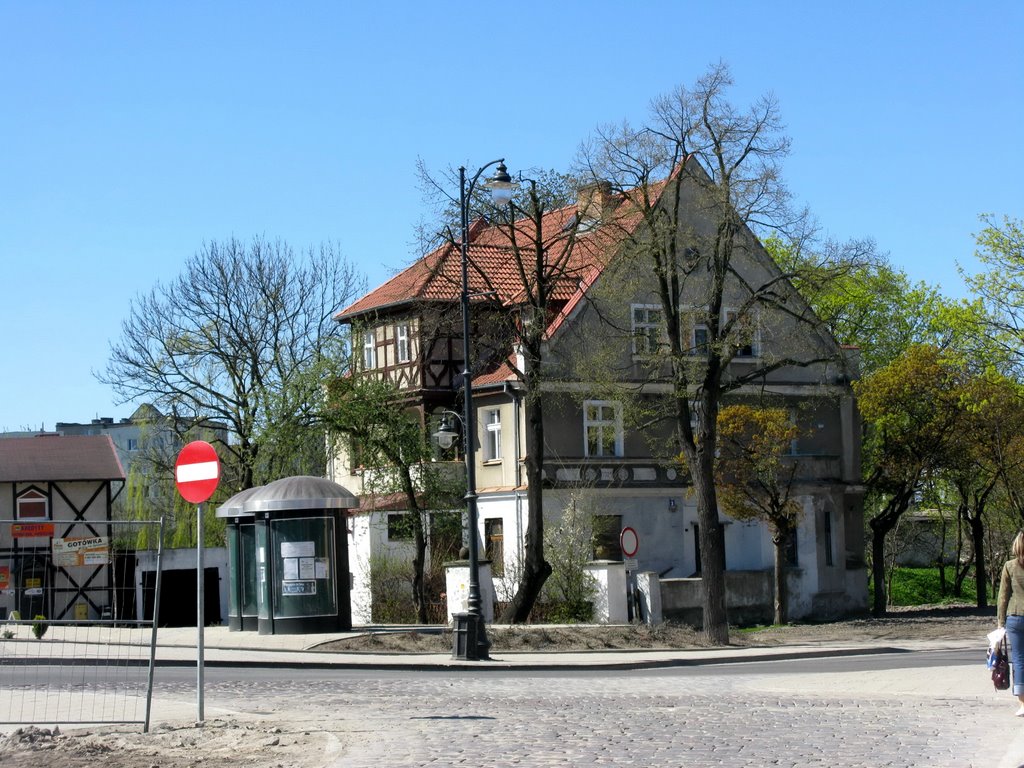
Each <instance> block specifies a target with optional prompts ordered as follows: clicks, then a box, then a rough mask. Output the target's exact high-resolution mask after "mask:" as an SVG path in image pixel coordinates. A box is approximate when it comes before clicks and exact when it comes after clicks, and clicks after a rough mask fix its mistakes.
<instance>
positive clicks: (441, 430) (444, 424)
mask: <svg viewBox="0 0 1024 768" xmlns="http://www.w3.org/2000/svg"><path fill="white" fill-rule="evenodd" d="M434 439H435V440H437V444H438V445H439V446H441V448H443V449H445V450H448V449H449V448H451V447H452V445H454V444H455V441H456V440H458V439H459V433H458V431H457V430H456V429H455V424H454V423H453V419H452V414H451V413H450V412H448V411H446V412H444V413H442V414H441V424H440V426H438V428H437V432H435V433H434Z"/></svg>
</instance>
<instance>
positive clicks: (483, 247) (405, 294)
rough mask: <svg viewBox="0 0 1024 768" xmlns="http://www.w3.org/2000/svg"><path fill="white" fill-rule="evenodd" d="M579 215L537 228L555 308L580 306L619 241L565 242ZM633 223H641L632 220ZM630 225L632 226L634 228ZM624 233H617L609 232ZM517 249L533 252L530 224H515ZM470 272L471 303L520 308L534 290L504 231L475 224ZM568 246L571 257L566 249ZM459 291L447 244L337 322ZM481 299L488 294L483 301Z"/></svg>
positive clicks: (603, 237)
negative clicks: (551, 277)
mask: <svg viewBox="0 0 1024 768" xmlns="http://www.w3.org/2000/svg"><path fill="white" fill-rule="evenodd" d="M576 215H577V206H576V205H570V206H566V207H564V208H559V209H557V210H554V211H550V212H548V213H547V214H545V215H544V218H543V220H542V223H541V238H542V242H543V243H544V244H545V246H546V255H547V259H548V268H549V269H550V270H552V272H553V273H554V272H557V277H556V278H555V279H554V280H553V285H552V290H551V294H550V297H551V298H552V299H553V300H554V301H556V302H574V301H579V299H580V297H581V296H582V294H581V289H582V288H585V287H589V285H590V284H591V283H592V282H593V281H594V279H596V277H597V275H598V274H600V272H601V271H602V270H603V269H604V266H605V264H606V263H607V261H606V259H607V258H608V257H609V256H610V255H611V252H612V251H613V250H614V245H615V244H617V243H618V242H619V240H620V238H617V237H615V236H614V235H612V234H611V233H610V232H609V231H608V230H605V229H604V228H601V227H598V228H595V229H594V230H591V231H588V232H579V233H577V234H576V240H575V241H574V242H572V243H570V241H569V231H570V230H571V229H572V227H571V226H570V225H571V223H572V221H573V219H574V217H575V216H576ZM633 218H635V219H636V220H637V221H638V220H639V217H633ZM635 223H636V222H633V223H632V224H631V226H635ZM613 229H616V231H618V232H620V233H621V232H622V231H623V230H622V229H621V227H619V228H613ZM515 240H516V244H518V246H519V248H520V249H521V250H523V251H525V250H526V249H529V248H532V245H533V242H534V240H535V237H534V227H533V222H532V221H529V220H525V219H522V220H519V221H518V222H516V237H515ZM469 241H470V242H469V249H468V256H469V266H468V269H467V276H468V281H467V282H468V285H469V292H470V294H471V300H472V301H477V302H483V301H486V300H489V299H490V298H492V297H496V298H497V299H498V301H500V302H501V303H502V304H504V305H505V306H515V305H518V304H521V303H523V301H524V299H525V298H526V294H527V291H528V289H529V288H530V287H532V280H533V275H532V274H530V273H527V274H522V273H521V272H520V264H524V265H529V264H531V263H532V256H531V254H529V253H524V254H523V257H522V258H521V259H517V258H515V256H514V246H513V243H512V239H511V233H510V231H509V229H508V228H505V227H499V226H491V225H489V224H487V223H486V222H484V221H482V220H477V221H475V222H474V223H473V225H472V226H471V227H470V233H469ZM570 245H571V251H567V250H566V249H567V248H568V247H569V246H570ZM461 289H462V260H461V252H460V249H459V246H458V244H456V243H447V244H445V245H442V246H441V247H439V248H437V249H436V250H434V251H432V252H431V253H429V254H427V255H426V256H424V257H423V258H421V259H419V260H418V261H416V262H415V263H414V264H413V265H412V266H410V267H408V268H407V269H405V270H403V271H402V272H400V273H399V274H397V275H395V276H394V277H393V278H391V279H390V280H388V281H387V282H386V283H384V284H383V285H381V286H380V287H378V288H376V289H375V290H373V291H371V292H370V293H368V294H366V295H365V296H363V297H362V298H360V299H359V300H358V301H356V302H355V303H353V304H351V305H350V306H348V307H346V308H345V309H343V310H342V311H341V312H339V313H338V314H337V315H335V319H336V320H338V321H341V322H346V321H351V320H352V319H354V318H356V317H358V316H359V315H363V314H368V313H370V312H375V311H380V310H385V309H389V308H391V307H397V306H401V305H403V304H409V303H412V302H414V301H415V302H424V301H444V302H454V301H457V300H458V299H459V297H460V294H461ZM481 294H490V296H484V295H481Z"/></svg>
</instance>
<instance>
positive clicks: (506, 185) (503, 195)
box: [483, 160, 516, 205]
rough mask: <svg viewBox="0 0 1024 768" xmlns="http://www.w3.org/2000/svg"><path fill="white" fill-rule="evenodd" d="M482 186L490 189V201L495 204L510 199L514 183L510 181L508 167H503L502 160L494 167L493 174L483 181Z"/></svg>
mask: <svg viewBox="0 0 1024 768" xmlns="http://www.w3.org/2000/svg"><path fill="white" fill-rule="evenodd" d="M483 186H484V187H485V188H486V189H489V190H490V192H491V201H492V202H493V203H494V204H495V205H504V204H505V203H507V202H509V201H510V200H511V199H512V195H513V193H514V192H515V189H516V183H515V182H514V181H512V177H511V176H509V175H508V168H506V167H505V161H504V160H502V161H500V162H499V163H498V167H497V169H495V171H494V175H493V176H492V177H491V178H489V179H488V180H487V181H485V182H484V184H483Z"/></svg>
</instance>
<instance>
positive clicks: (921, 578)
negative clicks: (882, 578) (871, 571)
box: [868, 566, 995, 605]
mask: <svg viewBox="0 0 1024 768" xmlns="http://www.w3.org/2000/svg"><path fill="white" fill-rule="evenodd" d="M945 577H946V589H945V591H943V589H942V581H941V579H940V578H939V569H938V568H937V567H935V568H896V569H895V570H894V571H893V572H892V577H891V579H890V585H891V586H890V588H889V603H890V605H942V604H945V603H961V602H964V601H965V600H966V601H969V602H973V601H974V599H975V584H974V579H973V578H971V577H969V576H968V577H967V578H966V579H964V583H963V587H962V588H961V590H960V594H959V595H954V594H953V583H954V581H955V579H956V572H955V569H954V568H953V566H946V567H945ZM868 588H869V590H870V589H872V585H870V584H869V585H868ZM988 597H989V599H993V598H994V597H995V596H994V595H993V594H992V591H991V589H989V590H988Z"/></svg>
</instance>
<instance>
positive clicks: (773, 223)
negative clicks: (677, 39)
mask: <svg viewBox="0 0 1024 768" xmlns="http://www.w3.org/2000/svg"><path fill="white" fill-rule="evenodd" d="M731 85H732V78H731V76H730V73H729V70H728V68H727V67H726V66H725V65H724V64H719V65H717V66H713V67H711V68H710V69H709V71H708V72H707V73H706V74H705V75H704V76H703V77H702V78H700V79H699V80H698V81H697V83H696V84H695V85H694V87H693V88H684V87H680V88H678V89H677V90H675V91H673V92H672V93H670V94H668V95H666V96H664V97H662V98H659V99H657V100H655V101H654V102H653V103H652V106H651V114H650V119H649V121H648V123H647V125H645V126H643V127H640V128H634V127H632V126H630V125H629V124H621V125H617V126H611V127H605V128H602V129H599V130H598V131H597V132H596V133H595V135H594V137H593V139H592V140H591V141H589V142H588V143H587V144H585V145H584V147H583V148H582V151H581V166H582V169H583V170H582V174H583V175H587V176H589V177H590V178H592V179H593V180H594V181H595V182H600V181H602V180H606V181H607V182H609V183H610V185H611V191H612V192H613V193H615V194H617V195H618V196H619V197H620V198H621V200H622V202H621V203H620V205H619V206H618V208H617V210H616V213H615V215H614V216H613V217H610V219H609V221H608V223H607V224H605V226H606V227H608V226H616V225H617V226H618V227H619V229H620V239H621V240H622V241H623V245H622V247H621V248H620V250H619V258H617V259H616V260H615V261H614V262H612V264H611V266H610V268H609V274H611V275H612V279H611V280H609V279H608V278H604V280H605V282H606V283H609V282H614V283H616V284H619V285H628V284H630V283H631V282H632V284H633V285H634V286H639V285H641V284H642V283H643V281H647V282H648V284H649V282H650V280H651V275H652V274H653V279H654V282H655V283H656V288H655V289H654V292H653V294H652V296H651V300H652V303H654V304H656V305H657V306H658V307H659V308H660V310H659V317H658V319H659V321H660V322H661V323H663V324H664V328H665V332H664V337H663V338H661V339H658V340H656V341H654V342H651V343H645V348H646V349H645V351H646V352H648V362H647V365H646V371H647V375H648V376H649V378H650V380H651V381H654V380H658V381H661V382H666V383H668V385H669V387H668V389H669V392H668V396H667V397H663V398H661V402H662V404H663V405H667V406H668V407H669V409H670V410H669V413H668V415H667V418H668V419H669V422H670V423H671V424H672V427H673V433H674V437H673V443H674V446H675V452H676V453H678V454H679V455H680V457H681V459H682V460H683V462H684V463H685V465H686V467H687V469H688V470H689V473H690V477H691V480H692V483H693V488H694V491H695V496H696V502H697V511H698V522H699V534H700V547H701V561H702V574H701V575H702V577H703V581H704V606H703V618H704V631H705V634H706V635H707V637H708V639H709V640H710V641H711V642H714V643H720V644H724V643H727V642H728V639H729V629H728V620H727V615H726V605H725V577H724V571H725V553H724V546H723V541H724V539H723V536H722V535H721V525H720V523H719V518H718V513H719V504H718V498H717V492H716V487H715V470H714V467H715V452H716V448H717V443H718V434H717V423H718V422H717V418H718V411H719V407H720V403H721V400H722V397H723V395H725V394H726V393H728V392H730V391H734V390H737V389H739V388H741V387H744V386H746V385H754V384H763V383H764V382H765V381H766V379H767V377H769V376H770V375H771V374H772V373H773V372H775V371H779V370H781V369H784V368H787V367H792V366H799V367H807V366H811V365H815V364H818V363H825V362H828V361H832V360H835V359H837V358H838V356H839V349H838V347H837V345H835V344H834V342H833V341H832V340H831V339H830V338H829V337H828V334H827V333H826V332H825V331H824V329H823V328H822V327H821V323H820V320H819V319H818V318H817V317H816V316H815V315H814V313H813V312H812V311H811V310H810V309H809V307H808V306H807V304H806V302H804V301H803V300H802V299H801V298H800V297H799V295H798V294H797V292H796V291H795V289H794V288H793V285H792V282H791V278H792V277H793V275H791V274H788V273H786V272H784V271H782V270H781V269H780V268H779V267H778V266H777V265H776V264H775V263H774V262H773V261H772V260H771V258H770V257H769V256H768V254H767V253H766V252H765V250H764V248H763V247H762V246H761V244H760V242H759V241H758V239H757V237H756V236H755V235H756V234H762V235H763V234H765V233H775V234H777V235H779V236H781V237H784V238H786V240H787V242H797V243H799V242H800V241H802V240H804V239H806V238H807V237H809V235H810V228H809V225H808V224H807V217H806V215H805V214H803V213H800V212H796V213H794V212H793V210H792V209H791V206H790V196H789V194H788V192H787V190H786V187H785V186H784V185H783V183H782V181H781V177H780V162H781V160H782V159H783V158H784V157H785V156H786V155H787V153H788V150H789V140H788V139H787V138H786V137H785V136H784V135H783V132H782V125H781V121H780V118H779V109H778V104H777V103H776V101H775V100H774V99H773V98H771V97H764V98H761V99H759V100H757V101H756V102H755V103H754V104H753V105H752V106H751V107H750V108H749V109H746V110H740V109H738V108H737V107H735V106H733V105H732V104H731V103H730V102H729V101H728V100H727V91H728V89H729V87H730V86H731ZM626 325H627V326H628V322H627V323H626ZM782 333H787V334H788V339H785V340H784V339H783V338H782V337H781V334H782ZM784 341H785V343H783V342H784ZM753 347H757V348H758V349H757V354H751V352H752V348H753ZM738 357H745V358H746V359H745V361H744V362H745V364H744V365H743V366H740V367H737V366H732V365H731V364H732V363H733V362H734V361H735V360H736V359H737V358H738Z"/></svg>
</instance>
